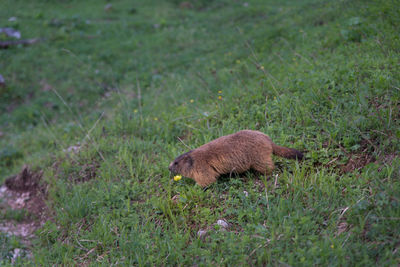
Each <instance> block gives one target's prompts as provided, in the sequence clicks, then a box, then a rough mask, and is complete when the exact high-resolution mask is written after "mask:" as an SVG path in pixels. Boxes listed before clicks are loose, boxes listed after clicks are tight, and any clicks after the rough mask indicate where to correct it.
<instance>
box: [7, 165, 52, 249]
mask: <svg viewBox="0 0 400 267" xmlns="http://www.w3.org/2000/svg"><path fill="white" fill-rule="evenodd" d="M41 177H42V172H35V171H32V170H31V169H30V168H29V167H28V166H26V165H25V166H24V167H23V168H22V170H21V172H20V173H18V174H17V175H14V176H11V177H9V178H8V179H6V181H5V183H4V185H2V186H1V187H0V212H1V213H5V212H7V211H8V210H24V211H25V212H26V216H25V215H24V218H23V219H22V220H20V221H18V222H17V221H14V220H2V221H1V222H0V232H3V233H5V234H7V235H8V236H17V237H19V238H20V239H21V242H22V243H24V244H25V245H26V246H29V245H30V239H31V238H32V237H34V232H35V231H36V230H37V229H38V228H39V227H41V226H42V225H43V224H44V223H45V222H46V221H47V219H48V214H49V212H48V208H47V206H46V203H45V201H44V200H45V196H46V188H45V186H43V185H41V184H40V183H39V182H40V179H41Z"/></svg>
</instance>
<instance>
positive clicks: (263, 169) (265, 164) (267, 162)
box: [252, 156, 275, 175]
mask: <svg viewBox="0 0 400 267" xmlns="http://www.w3.org/2000/svg"><path fill="white" fill-rule="evenodd" d="M252 168H253V169H254V170H256V171H257V172H259V173H261V174H264V175H269V174H271V172H272V170H273V169H274V168H275V165H274V162H273V161H272V157H271V156H267V157H265V158H264V160H263V161H260V162H257V163H256V164H254V165H253V166H252Z"/></svg>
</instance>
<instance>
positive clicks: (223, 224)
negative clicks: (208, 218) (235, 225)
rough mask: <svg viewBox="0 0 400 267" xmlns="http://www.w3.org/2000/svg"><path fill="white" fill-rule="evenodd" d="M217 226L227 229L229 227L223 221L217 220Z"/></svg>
mask: <svg viewBox="0 0 400 267" xmlns="http://www.w3.org/2000/svg"><path fill="white" fill-rule="evenodd" d="M217 224H218V225H219V226H221V227H222V228H228V227H229V225H228V223H227V222H226V221H224V220H218V221H217Z"/></svg>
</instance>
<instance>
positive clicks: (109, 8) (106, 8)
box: [104, 4, 112, 11]
mask: <svg viewBox="0 0 400 267" xmlns="http://www.w3.org/2000/svg"><path fill="white" fill-rule="evenodd" d="M111 9H112V4H107V5H105V6H104V10H105V11H109V10H111Z"/></svg>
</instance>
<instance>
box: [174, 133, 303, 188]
mask: <svg viewBox="0 0 400 267" xmlns="http://www.w3.org/2000/svg"><path fill="white" fill-rule="evenodd" d="M272 154H275V155H278V156H281V157H285V158H289V159H296V158H297V159H302V158H303V154H302V153H301V152H299V151H297V150H296V149H293V148H287V147H282V146H278V145H276V144H274V143H273V142H272V141H271V139H270V138H269V137H268V136H267V135H265V134H263V133H262V132H259V131H251V130H243V131H240V132H237V133H234V134H230V135H226V136H222V137H220V138H217V139H215V140H213V141H211V142H209V143H207V144H205V145H202V146H200V147H198V148H196V149H194V150H191V151H189V152H186V153H185V154H182V155H180V156H179V157H177V158H176V159H175V160H174V161H173V162H171V164H170V165H169V170H170V171H171V172H172V173H174V174H181V175H183V176H186V177H189V178H192V179H193V180H195V181H196V183H197V184H198V185H200V186H207V185H210V184H212V183H214V182H215V181H216V179H217V178H218V177H219V176H220V175H221V174H227V173H242V172H245V171H247V170H250V169H254V170H256V171H257V172H260V173H262V174H265V175H267V174H270V173H271V172H272V170H273V169H274V162H273V161H272Z"/></svg>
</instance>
